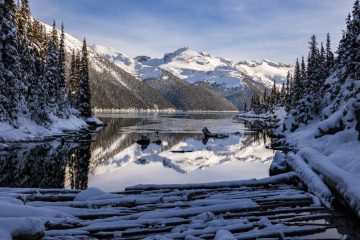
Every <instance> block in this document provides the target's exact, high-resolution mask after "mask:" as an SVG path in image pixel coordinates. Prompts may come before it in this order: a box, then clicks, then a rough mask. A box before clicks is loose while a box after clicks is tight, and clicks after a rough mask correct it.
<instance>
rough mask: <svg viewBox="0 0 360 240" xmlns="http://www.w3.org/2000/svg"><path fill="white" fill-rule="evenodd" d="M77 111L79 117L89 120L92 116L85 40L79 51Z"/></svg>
mask: <svg viewBox="0 0 360 240" xmlns="http://www.w3.org/2000/svg"><path fill="white" fill-rule="evenodd" d="M79 87H80V92H79V93H80V95H79V111H80V116H81V117H83V118H89V117H91V116H92V111H91V91H90V82H89V56H88V50H87V45H86V40H85V39H84V41H83V47H82V50H81V63H80V76H79Z"/></svg>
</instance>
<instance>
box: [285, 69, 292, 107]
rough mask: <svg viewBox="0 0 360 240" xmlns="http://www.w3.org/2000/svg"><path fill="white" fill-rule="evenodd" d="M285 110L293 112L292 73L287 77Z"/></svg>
mask: <svg viewBox="0 0 360 240" xmlns="http://www.w3.org/2000/svg"><path fill="white" fill-rule="evenodd" d="M285 110H286V112H290V110H291V73H290V71H289V72H288V73H287V76H286V96H285Z"/></svg>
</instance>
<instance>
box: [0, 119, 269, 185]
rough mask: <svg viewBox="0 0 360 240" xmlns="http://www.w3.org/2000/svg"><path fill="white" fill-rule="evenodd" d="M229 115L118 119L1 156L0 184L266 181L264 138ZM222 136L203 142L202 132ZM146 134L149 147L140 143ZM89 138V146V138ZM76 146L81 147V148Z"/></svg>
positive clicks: (20, 146)
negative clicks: (90, 130) (98, 128)
mask: <svg viewBox="0 0 360 240" xmlns="http://www.w3.org/2000/svg"><path fill="white" fill-rule="evenodd" d="M235 116H236V114H234V113H121V114H102V115H98V117H99V118H100V119H101V120H102V121H103V122H105V123H107V124H108V126H107V127H105V128H103V129H102V130H101V131H100V132H99V133H97V134H94V135H92V136H87V137H85V138H83V139H80V141H79V140H76V141H74V140H72V141H69V140H66V141H53V142H46V143H26V144H18V145H14V146H12V148H11V150H5V151H0V186H3V187H4V186H6V187H41V188H63V187H66V188H79V189H85V188H87V187H98V188H100V189H103V190H105V191H121V190H123V189H124V188H125V187H126V186H131V185H136V184H140V183H155V184H161V183H195V182H210V181H228V180H239V179H249V178H261V177H266V176H268V171H269V166H270V163H271V160H272V158H273V155H274V152H273V151H272V150H268V149H266V148H265V145H266V144H267V142H268V139H267V138H266V135H265V134H264V133H263V132H259V131H252V130H251V129H250V127H249V126H246V125H245V124H244V123H243V122H241V121H239V120H236V118H234V117H235ZM203 127H207V128H208V129H209V130H210V131H212V132H214V133H226V134H229V137H228V138H226V139H203V138H204V135H203V133H202V131H201V130H202V128H203ZM142 134H146V135H147V136H148V137H149V138H150V140H151V142H150V144H149V145H139V144H137V143H136V142H134V141H136V140H138V139H140V138H141V135H142ZM90 139H92V140H93V142H90V141H88V140H90ZM79 142H80V143H79Z"/></svg>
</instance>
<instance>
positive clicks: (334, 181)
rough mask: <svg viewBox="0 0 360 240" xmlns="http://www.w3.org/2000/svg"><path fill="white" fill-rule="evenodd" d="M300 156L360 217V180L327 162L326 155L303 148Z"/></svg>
mask: <svg viewBox="0 0 360 240" xmlns="http://www.w3.org/2000/svg"><path fill="white" fill-rule="evenodd" d="M298 154H299V155H300V156H302V157H303V158H304V159H305V160H306V161H307V162H308V163H309V164H310V166H311V167H312V168H313V169H314V171H316V172H317V173H318V174H320V175H321V176H322V177H323V178H324V180H325V181H326V183H327V184H328V185H329V186H330V187H331V188H332V190H334V191H336V192H337V193H338V194H339V195H340V197H342V198H343V200H344V201H345V202H346V203H347V204H348V205H349V207H350V208H351V209H353V210H354V211H355V213H356V214H357V215H358V216H359V217H360V185H359V180H360V179H359V178H358V177H357V176H355V175H353V174H351V173H349V172H347V171H345V170H343V169H341V168H339V167H337V166H335V165H334V164H332V163H331V162H330V161H328V160H327V157H326V156H325V155H324V154H322V153H321V152H319V151H317V150H315V149H313V148H310V147H308V148H303V149H302V150H300V151H299V153H298Z"/></svg>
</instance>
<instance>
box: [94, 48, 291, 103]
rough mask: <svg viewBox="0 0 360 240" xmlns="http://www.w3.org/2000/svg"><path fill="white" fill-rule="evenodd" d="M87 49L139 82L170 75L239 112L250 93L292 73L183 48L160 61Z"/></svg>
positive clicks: (281, 67) (270, 65) (278, 65)
mask: <svg viewBox="0 0 360 240" xmlns="http://www.w3.org/2000/svg"><path fill="white" fill-rule="evenodd" d="M91 49H92V50H93V51H95V52H97V53H98V54H100V55H102V56H103V57H105V58H106V59H108V60H109V61H111V62H112V63H114V64H116V65H117V66H119V67H120V68H122V69H124V70H126V71H127V72H129V73H131V74H133V75H134V76H136V77H137V78H139V79H141V80H144V81H146V80H149V79H152V80H153V79H162V80H164V78H166V77H164V73H171V74H172V76H174V77H176V78H178V79H181V80H184V81H185V82H187V83H189V84H191V85H192V86H195V85H199V84H202V85H203V86H205V85H206V86H208V88H209V89H211V90H212V91H215V92H216V93H217V94H218V95H220V96H221V97H223V98H226V99H227V100H229V101H230V102H232V103H233V104H234V105H236V106H237V107H238V108H239V109H241V107H242V106H243V103H244V101H249V99H250V97H251V96H252V94H253V93H254V92H259V93H260V92H262V91H263V90H264V89H265V88H271V87H272V85H273V82H274V81H275V82H276V83H277V84H278V85H281V84H282V83H283V81H284V80H285V79H286V76H287V73H288V71H292V66H290V65H287V64H282V63H276V62H271V61H269V60H261V61H241V62H236V61H233V60H230V59H226V58H222V57H214V56H212V55H210V54H208V53H204V52H197V51H195V50H192V49H190V48H187V47H185V48H180V49H178V50H176V51H174V52H172V53H166V54H165V55H164V57H163V58H151V57H148V56H138V57H135V58H131V57H129V56H127V55H125V54H123V53H121V52H120V51H118V50H116V49H114V48H109V47H103V46H99V45H93V46H92V47H91ZM165 80H166V79H165ZM157 84H159V83H157Z"/></svg>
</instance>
